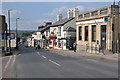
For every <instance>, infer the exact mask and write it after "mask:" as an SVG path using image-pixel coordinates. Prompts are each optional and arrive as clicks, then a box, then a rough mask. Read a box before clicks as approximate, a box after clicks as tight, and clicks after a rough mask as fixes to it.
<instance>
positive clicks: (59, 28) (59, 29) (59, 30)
mask: <svg viewBox="0 0 120 80" xmlns="http://www.w3.org/2000/svg"><path fill="white" fill-rule="evenodd" d="M58 35H61V27H58Z"/></svg>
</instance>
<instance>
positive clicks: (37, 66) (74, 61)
mask: <svg viewBox="0 0 120 80" xmlns="http://www.w3.org/2000/svg"><path fill="white" fill-rule="evenodd" d="M2 60H3V78H117V77H118V62H117V61H112V60H106V59H97V58H90V57H70V56H63V55H59V54H56V53H54V52H51V51H49V50H44V49H39V50H35V49H34V48H28V47H25V46H24V45H23V44H22V45H21V46H20V51H19V54H17V52H16V54H14V55H12V56H8V57H4V58H3V59H2Z"/></svg>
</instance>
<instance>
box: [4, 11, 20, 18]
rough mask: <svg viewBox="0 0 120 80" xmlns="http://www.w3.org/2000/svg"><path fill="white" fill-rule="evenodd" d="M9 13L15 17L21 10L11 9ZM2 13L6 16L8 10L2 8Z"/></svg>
mask: <svg viewBox="0 0 120 80" xmlns="http://www.w3.org/2000/svg"><path fill="white" fill-rule="evenodd" d="M10 13H11V18H16V17H19V16H20V15H21V13H22V12H21V11H20V10H11V11H10ZM2 14H3V15H5V16H8V10H2Z"/></svg>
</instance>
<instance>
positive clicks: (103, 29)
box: [101, 25, 106, 50]
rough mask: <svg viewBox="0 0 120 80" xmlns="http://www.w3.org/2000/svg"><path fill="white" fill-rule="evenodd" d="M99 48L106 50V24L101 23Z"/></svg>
mask: <svg viewBox="0 0 120 80" xmlns="http://www.w3.org/2000/svg"><path fill="white" fill-rule="evenodd" d="M101 48H102V50H106V25H101Z"/></svg>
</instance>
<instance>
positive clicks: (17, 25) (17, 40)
mask: <svg viewBox="0 0 120 80" xmlns="http://www.w3.org/2000/svg"><path fill="white" fill-rule="evenodd" d="M19 19H20V18H16V49H18V30H17V29H18V28H17V26H18V25H17V24H18V20H19Z"/></svg>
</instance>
